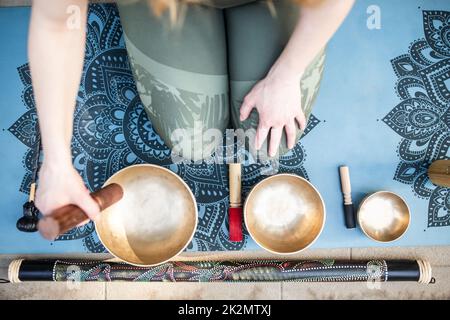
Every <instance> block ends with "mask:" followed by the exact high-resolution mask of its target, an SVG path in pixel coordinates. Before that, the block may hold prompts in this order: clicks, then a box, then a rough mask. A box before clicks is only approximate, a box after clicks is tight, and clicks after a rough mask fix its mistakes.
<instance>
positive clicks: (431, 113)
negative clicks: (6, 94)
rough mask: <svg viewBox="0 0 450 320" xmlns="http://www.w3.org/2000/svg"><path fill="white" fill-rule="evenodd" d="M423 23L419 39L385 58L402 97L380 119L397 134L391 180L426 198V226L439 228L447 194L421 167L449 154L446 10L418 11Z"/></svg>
mask: <svg viewBox="0 0 450 320" xmlns="http://www.w3.org/2000/svg"><path fill="white" fill-rule="evenodd" d="M423 27H424V34H425V38H424V39H419V40H416V41H414V42H413V43H412V44H411V46H410V48H409V52H408V53H407V54H404V55H401V56H399V57H397V58H395V59H393V60H392V61H391V62H392V66H393V69H394V72H395V74H396V76H397V77H398V81H397V84H396V91H397V95H398V96H399V98H400V99H401V100H402V101H401V102H400V103H399V104H398V105H397V106H396V107H395V108H394V109H392V110H391V111H390V112H389V113H388V114H387V115H386V116H385V117H384V118H383V121H384V122H385V123H386V124H387V125H388V126H389V127H391V128H392V129H393V130H394V131H395V132H396V133H397V134H399V135H400V136H401V137H402V141H401V142H400V144H399V147H398V156H399V158H400V163H399V165H398V167H397V170H396V172H395V177H394V179H395V180H397V181H400V182H402V183H406V184H410V185H411V186H412V188H413V190H414V193H415V194H416V195H417V196H418V197H420V198H424V199H428V200H429V206H428V227H440V226H448V225H450V193H449V189H448V188H441V187H436V186H434V185H433V184H432V183H431V182H430V181H429V179H428V176H427V168H428V166H429V165H430V164H431V162H433V161H434V160H438V159H449V157H450V150H449V146H450V12H447V11H423Z"/></svg>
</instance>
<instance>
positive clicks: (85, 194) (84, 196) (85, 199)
mask: <svg viewBox="0 0 450 320" xmlns="http://www.w3.org/2000/svg"><path fill="white" fill-rule="evenodd" d="M73 203H74V204H75V205H77V206H78V207H79V208H80V209H81V210H83V211H84V212H85V213H86V214H87V216H88V217H89V219H91V220H95V219H96V218H97V217H98V215H99V214H100V207H99V205H98V203H97V202H96V201H95V200H94V198H92V197H91V195H90V194H89V191H88V190H87V189H85V190H83V191H82V192H79V193H78V194H77V195H76V197H75V199H73Z"/></svg>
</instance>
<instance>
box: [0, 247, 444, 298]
mask: <svg viewBox="0 0 450 320" xmlns="http://www.w3.org/2000/svg"><path fill="white" fill-rule="evenodd" d="M226 255H227V256H225V255H224V254H215V257H218V258H225V257H227V258H239V257H242V253H239V252H238V253H228V254H226ZM72 257H75V256H72ZM208 257H209V258H211V255H210V254H205V256H204V257H203V258H208ZM245 257H246V258H251V257H261V258H271V257H272V258H273V257H274V256H272V255H270V254H267V253H264V252H250V253H246V255H245ZM13 258H15V257H14V256H5V255H3V256H2V255H0V278H6V277H7V266H8V264H9V261H11V260H12V259H13ZM98 258H105V255H102V256H99V257H98ZM183 258H186V259H188V258H192V257H190V256H186V255H185V256H183ZM291 258H295V259H306V258H308V259H309V258H336V259H355V260H358V259H366V258H368V259H371V258H385V259H393V258H398V259H400V258H405V259H406V258H411V259H415V258H421V259H426V260H428V261H429V262H430V263H431V265H432V268H433V276H434V277H435V279H436V283H435V284H429V285H421V284H417V283H412V282H401V283H384V284H381V287H380V288H379V289H369V288H368V287H367V285H366V284H365V283H233V284H232V283H125V282H124V283H117V282H116V283H82V284H80V285H79V286H78V287H77V288H72V289H69V288H68V287H67V284H66V283H52V282H35V283H21V284H0V299H251V300H255V299H450V246H442V247H420V248H386V249H384V248H367V249H361V248H358V249H333V250H323V249H320V250H306V251H305V252H303V253H300V254H298V255H296V256H293V257H291Z"/></svg>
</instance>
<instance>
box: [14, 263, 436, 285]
mask: <svg viewBox="0 0 450 320" xmlns="http://www.w3.org/2000/svg"><path fill="white" fill-rule="evenodd" d="M212 271H214V272H212ZM8 274H9V280H10V281H11V282H22V281H143V282H158V281H161V282H162V281H171V282H256V281H299V282H358V281H359V282H376V281H378V282H387V281H414V282H419V283H430V282H432V281H433V279H432V275H431V267H430V264H429V263H428V262H426V261H423V260H364V261H353V260H352V261H348V260H340V261H335V260H331V259H330V260H311V261H308V260H304V261H298V260H242V261H170V262H166V263H164V264H161V265H158V266H155V267H138V266H133V265H129V264H125V263H116V262H108V261H89V260H14V261H13V262H11V264H10V266H9V272H8Z"/></svg>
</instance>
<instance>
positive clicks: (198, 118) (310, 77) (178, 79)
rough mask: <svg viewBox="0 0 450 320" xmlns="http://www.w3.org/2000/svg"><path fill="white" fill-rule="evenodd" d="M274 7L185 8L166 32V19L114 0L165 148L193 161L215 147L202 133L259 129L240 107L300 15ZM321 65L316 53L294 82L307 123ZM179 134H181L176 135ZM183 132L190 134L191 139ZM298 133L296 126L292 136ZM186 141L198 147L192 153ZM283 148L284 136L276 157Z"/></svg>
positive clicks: (141, 4)
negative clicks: (179, 19) (177, 23)
mask: <svg viewBox="0 0 450 320" xmlns="http://www.w3.org/2000/svg"><path fill="white" fill-rule="evenodd" d="M274 4H275V9H276V16H273V15H272V14H271V12H270V11H269V10H268V6H267V5H266V3H265V2H262V1H257V2H252V3H249V4H244V5H240V6H236V7H232V8H227V9H217V8H213V7H208V6H203V5H188V6H187V7H186V8H187V9H186V12H185V15H184V21H183V22H182V26H181V27H171V26H170V19H169V17H168V15H167V14H163V15H162V16H161V17H156V16H154V15H153V13H152V11H151V9H150V8H149V7H148V5H147V1H145V0H141V1H137V2H136V1H133V2H132V3H131V4H123V3H121V2H119V12H120V16H121V21H122V25H123V28H124V34H125V41H126V46H127V50H128V54H129V56H130V61H131V64H132V68H133V73H134V77H135V80H136V83H137V88H138V91H139V95H140V98H141V100H142V103H143V105H144V107H145V109H146V111H147V114H148V116H149V118H150V120H151V122H152V125H153V127H154V128H155V130H156V132H157V133H158V134H159V135H160V136H161V138H162V139H163V140H164V142H165V143H166V144H167V145H168V146H169V147H171V148H175V149H177V152H181V153H183V156H185V157H186V158H188V159H189V158H190V159H194V160H198V159H202V158H205V157H207V156H208V155H209V154H211V153H212V152H213V151H214V150H215V148H216V147H217V144H218V142H219V141H218V140H217V139H211V140H210V139H205V135H204V133H205V131H207V130H208V129H217V131H218V132H220V133H221V132H223V131H224V130H225V129H226V128H227V127H229V126H231V127H233V128H235V129H237V128H242V129H244V130H247V129H252V128H253V129H256V128H257V124H258V114H257V111H256V110H253V111H252V113H251V115H250V117H249V119H248V120H246V121H244V122H241V121H240V120H239V108H240V106H241V103H242V100H243V98H244V97H245V95H246V93H247V92H248V91H249V90H250V89H251V88H252V86H253V85H254V84H255V83H256V82H257V81H258V80H260V79H262V78H263V77H264V76H265V75H266V73H267V72H268V71H269V69H270V67H271V66H272V64H273V63H274V62H275V60H276V59H277V57H278V56H279V54H280V53H281V51H282V50H283V48H284V46H285V45H286V43H287V41H288V39H289V37H290V35H291V33H292V30H293V28H294V26H295V23H296V21H297V17H298V6H296V5H295V4H292V3H291V2H290V1H275V2H274ZM323 65H324V53H323V52H321V53H320V54H319V55H318V56H317V57H316V58H315V59H314V61H313V62H312V63H311V64H310V66H309V67H308V69H307V70H306V72H305V74H304V76H303V78H302V80H301V83H300V88H301V92H302V106H303V110H304V113H305V116H306V117H307V118H308V117H309V115H310V113H311V109H312V106H313V103H314V100H315V97H316V95H317V92H318V89H319V84H320V80H321V76H322V71H323ZM299 107H300V106H299ZM274 108H276V106H274ZM274 112H276V111H274ZM230 120H231V121H230ZM177 129H178V130H177ZM180 129H182V130H185V131H182V132H183V133H181V134H180ZM186 130H188V131H186ZM210 131H211V130H210ZM186 132H190V133H191V138H190V139H186V134H185V133H186ZM301 134H302V132H301V131H300V130H299V129H298V132H297V139H299V138H300V136H301ZM192 138H194V139H195V143H196V147H195V148H194V149H193V150H192V149H191V148H190V146H191V143H192ZM199 144H200V145H201V148H199V147H198V145H199ZM263 148H267V143H266V144H265V145H264V146H263ZM186 150H190V151H189V152H186ZM287 151H288V149H287V146H286V137H285V133H283V137H282V141H281V145H280V149H279V154H281V155H282V154H284V153H286V152H287Z"/></svg>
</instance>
